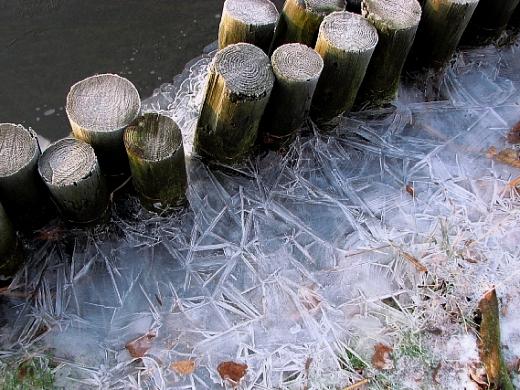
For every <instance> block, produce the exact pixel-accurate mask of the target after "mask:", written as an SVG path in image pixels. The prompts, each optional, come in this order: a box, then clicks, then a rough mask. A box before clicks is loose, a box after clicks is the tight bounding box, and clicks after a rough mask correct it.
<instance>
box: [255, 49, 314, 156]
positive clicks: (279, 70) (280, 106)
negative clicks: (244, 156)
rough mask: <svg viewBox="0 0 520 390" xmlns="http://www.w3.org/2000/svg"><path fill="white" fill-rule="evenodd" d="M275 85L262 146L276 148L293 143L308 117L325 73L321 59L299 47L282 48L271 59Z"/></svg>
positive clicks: (265, 118) (264, 123) (309, 50)
mask: <svg viewBox="0 0 520 390" xmlns="http://www.w3.org/2000/svg"><path fill="white" fill-rule="evenodd" d="M271 65H272V66H273V71H274V75H275V77H276V81H275V83H274V88H273V92H272V93H271V98H270V100H269V103H268V105H267V108H266V110H265V114H264V116H263V119H262V122H261V134H262V135H261V137H262V142H263V143H264V144H266V145H269V146H271V147H274V148H277V147H281V146H284V145H287V144H288V143H289V142H290V141H292V140H293V138H294V136H295V135H296V133H297V131H298V130H299V129H300V128H301V126H302V125H303V123H304V122H305V120H306V119H307V117H308V114H309V109H310V106H311V101H312V97H313V95H314V91H315V89H316V85H317V84H318V79H319V77H320V75H321V72H322V70H323V60H322V58H321V57H320V55H319V54H318V53H317V52H316V51H315V50H314V49H311V48H310V47H308V46H305V45H302V44H300V43H290V44H287V45H282V46H280V47H279V48H278V49H276V50H275V51H274V53H273V55H272V57H271Z"/></svg>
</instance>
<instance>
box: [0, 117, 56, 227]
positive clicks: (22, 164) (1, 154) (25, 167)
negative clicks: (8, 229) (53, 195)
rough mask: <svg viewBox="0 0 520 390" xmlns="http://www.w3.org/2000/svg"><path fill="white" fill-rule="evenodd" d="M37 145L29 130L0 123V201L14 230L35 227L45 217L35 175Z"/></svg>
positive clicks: (43, 193)
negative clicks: (14, 227) (13, 225)
mask: <svg viewBox="0 0 520 390" xmlns="http://www.w3.org/2000/svg"><path fill="white" fill-rule="evenodd" d="M40 154H41V152H40V146H39V144H38V139H37V137H36V134H35V133H34V132H33V131H32V130H31V129H26V128H24V127H23V126H22V125H15V124H12V123H2V124H0V200H1V201H2V203H3V205H4V207H5V210H6V213H7V215H8V216H9V218H10V219H11V221H12V222H13V223H14V224H15V226H16V227H17V228H22V229H23V228H27V227H28V228H33V227H39V226H41V225H42V224H43V223H45V222H46V218H47V217H48V214H49V211H50V210H49V208H50V207H49V206H50V202H49V196H48V192H47V190H46V189H45V186H44V185H43V183H42V181H41V179H40V177H39V175H38V168H37V164H38V158H39V157H40Z"/></svg>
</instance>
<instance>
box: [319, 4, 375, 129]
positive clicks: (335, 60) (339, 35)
mask: <svg viewBox="0 0 520 390" xmlns="http://www.w3.org/2000/svg"><path fill="white" fill-rule="evenodd" d="M377 42H378V36H377V30H376V28H375V27H374V26H372V25H371V24H370V23H369V22H368V21H367V20H366V19H365V18H363V17H362V16H361V15H358V14H355V13H351V12H345V11H344V12H334V13H332V14H330V15H328V16H327V17H326V18H325V19H324V20H323V23H322V25H321V27H320V33H319V36H318V42H317V43H316V51H317V52H318V53H319V54H320V55H321V56H322V57H323V60H324V62H325V67H324V69H323V73H322V75H321V77H320V80H319V81H318V86H317V88H316V92H315V93H314V98H313V100H312V107H311V118H312V119H313V120H314V121H315V122H316V124H317V125H318V127H320V128H321V129H323V130H327V129H329V128H331V127H334V126H335V125H337V124H338V122H339V116H340V115H342V114H344V113H346V112H348V111H350V109H351V108H352V106H353V105H354V102H355V100H356V96H357V92H358V90H359V87H360V85H361V83H362V81H363V78H364V77H365V73H366V70H367V67H368V64H369V62H370V58H371V57H372V53H373V52H374V49H375V48H376V45H377Z"/></svg>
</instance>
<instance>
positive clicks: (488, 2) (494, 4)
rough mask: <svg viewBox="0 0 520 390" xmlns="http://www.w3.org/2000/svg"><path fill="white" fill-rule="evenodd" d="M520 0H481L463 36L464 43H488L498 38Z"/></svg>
mask: <svg viewBox="0 0 520 390" xmlns="http://www.w3.org/2000/svg"><path fill="white" fill-rule="evenodd" d="M519 4H520V0H480V1H479V4H478V6H477V9H476V10H475V13H474V14H473V17H472V18H471V21H470V23H469V25H468V28H467V29H466V32H465V33H464V36H463V37H462V42H463V43H464V44H479V45H480V44H486V43H489V42H491V41H492V40H494V39H496V38H498V37H499V36H500V34H501V33H502V31H504V29H505V28H506V27H507V24H508V23H509V20H510V19H511V17H512V16H513V14H514V12H515V10H516V9H517V8H518V5H519Z"/></svg>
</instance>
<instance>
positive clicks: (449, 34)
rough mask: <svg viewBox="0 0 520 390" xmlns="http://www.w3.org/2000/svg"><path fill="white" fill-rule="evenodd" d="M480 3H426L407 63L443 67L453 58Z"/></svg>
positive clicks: (470, 0) (435, 0) (449, 0)
mask: <svg viewBox="0 0 520 390" xmlns="http://www.w3.org/2000/svg"><path fill="white" fill-rule="evenodd" d="M478 3H479V0H426V2H425V4H424V6H423V12H422V18H421V23H419V28H418V30H417V37H416V38H415V41H414V44H413V46H412V50H411V53H410V58H409V61H410V63H411V65H412V66H414V67H422V66H424V67H432V68H441V67H443V66H444V65H445V64H446V63H447V62H448V61H449V60H450V59H451V57H452V56H453V53H454V52H455V49H456V48H457V46H458V44H459V41H460V39H461V37H462V34H463V33H464V31H465V30H466V27H467V26H468V23H469V21H470V19H471V17H472V15H473V12H474V11H475V8H476V7H477V4H478Z"/></svg>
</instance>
